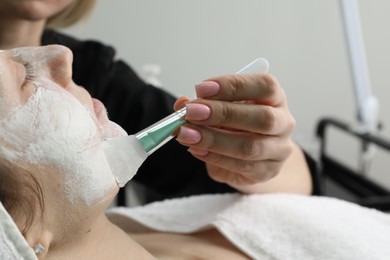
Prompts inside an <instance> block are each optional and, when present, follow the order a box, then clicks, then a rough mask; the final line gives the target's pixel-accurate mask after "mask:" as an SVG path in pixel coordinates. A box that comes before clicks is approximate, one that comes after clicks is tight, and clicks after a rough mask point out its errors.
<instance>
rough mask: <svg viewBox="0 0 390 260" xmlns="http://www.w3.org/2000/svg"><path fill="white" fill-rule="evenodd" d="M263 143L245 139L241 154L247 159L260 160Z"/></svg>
mask: <svg viewBox="0 0 390 260" xmlns="http://www.w3.org/2000/svg"><path fill="white" fill-rule="evenodd" d="M263 149H264V148H263V143H262V142H261V141H259V140H252V139H247V140H245V141H244V143H243V147H242V154H243V156H244V158H247V159H257V158H260V156H261V154H262V153H263Z"/></svg>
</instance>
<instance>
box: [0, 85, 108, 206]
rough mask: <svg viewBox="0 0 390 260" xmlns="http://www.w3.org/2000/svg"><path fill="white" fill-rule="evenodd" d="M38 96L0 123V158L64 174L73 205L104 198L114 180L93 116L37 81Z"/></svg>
mask: <svg viewBox="0 0 390 260" xmlns="http://www.w3.org/2000/svg"><path fill="white" fill-rule="evenodd" d="M35 84H36V86H37V90H36V93H35V94H34V95H33V96H32V97H30V98H29V99H28V101H27V103H26V104H24V105H23V106H16V107H14V108H13V109H12V113H10V115H9V116H8V117H6V118H4V119H2V120H1V121H0V144H1V146H0V155H1V156H2V157H4V158H6V159H7V160H8V161H11V162H12V163H17V164H18V165H21V166H22V167H23V166H24V167H28V168H27V169H29V170H31V169H35V170H37V171H38V170H39V171H42V168H43V167H44V166H50V168H51V169H54V170H53V171H52V172H53V173H52V174H62V175H63V180H64V187H65V193H66V194H67V198H68V199H69V200H70V201H71V202H74V201H77V200H78V199H79V198H81V199H83V200H84V202H85V203H87V204H91V203H92V202H96V201H99V200H101V199H103V197H104V193H105V192H106V191H107V190H108V189H109V188H110V187H112V186H113V185H116V182H115V179H114V177H113V175H112V173H111V169H110V167H109V166H108V163H107V160H106V158H105V155H104V152H103V150H102V149H101V143H100V137H99V135H98V129H97V126H96V123H95V121H94V119H93V118H92V116H91V112H90V111H88V110H87V109H86V107H84V106H83V105H82V104H81V103H80V102H79V101H78V100H77V99H76V98H75V97H74V96H72V95H71V94H70V93H68V92H67V91H66V90H64V89H63V88H61V87H59V86H57V85H55V83H53V82H51V81H48V80H44V79H39V80H37V81H36V82H35Z"/></svg>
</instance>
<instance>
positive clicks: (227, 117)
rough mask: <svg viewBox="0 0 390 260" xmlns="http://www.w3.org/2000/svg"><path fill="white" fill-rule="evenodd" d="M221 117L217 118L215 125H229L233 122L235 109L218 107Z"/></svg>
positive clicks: (232, 107)
mask: <svg viewBox="0 0 390 260" xmlns="http://www.w3.org/2000/svg"><path fill="white" fill-rule="evenodd" d="M219 110H220V112H221V113H220V114H221V116H220V117H219V118H218V122H217V124H219V125H230V124H232V123H233V122H234V114H235V109H234V106H226V105H225V106H222V105H221V106H220V107H219Z"/></svg>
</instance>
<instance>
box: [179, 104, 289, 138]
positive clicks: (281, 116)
mask: <svg viewBox="0 0 390 260" xmlns="http://www.w3.org/2000/svg"><path fill="white" fill-rule="evenodd" d="M186 107H187V114H186V116H185V119H186V120H187V121H189V122H191V123H193V124H196V125H204V126H206V125H208V126H218V127H225V128H232V129H237V130H243V131H249V132H254V133H261V134H267V135H281V134H284V133H290V132H291V131H292V130H293V129H294V127H295V120H294V118H293V117H292V115H291V114H290V112H289V111H288V110H287V109H285V108H274V107H271V106H266V105H256V104H241V103H231V102H222V101H214V100H205V99H201V100H196V101H194V102H192V103H188V104H186Z"/></svg>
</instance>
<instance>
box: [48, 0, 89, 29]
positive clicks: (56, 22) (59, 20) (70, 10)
mask: <svg viewBox="0 0 390 260" xmlns="http://www.w3.org/2000/svg"><path fill="white" fill-rule="evenodd" d="M95 4H96V0H73V2H72V3H71V4H70V5H69V6H68V7H66V8H65V9H64V10H62V11H61V12H59V13H58V14H56V15H54V16H52V17H50V18H49V19H48V20H47V24H46V26H47V27H50V28H64V27H68V26H71V25H74V24H76V23H77V22H79V21H80V20H82V19H85V18H87V17H88V15H90V14H91V12H92V10H93V8H94V7H95Z"/></svg>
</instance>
